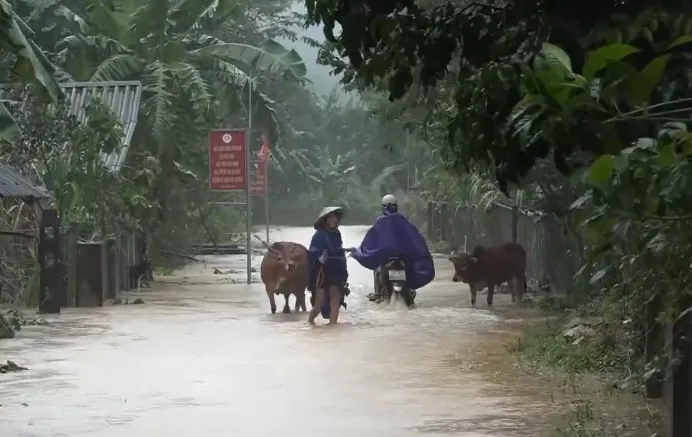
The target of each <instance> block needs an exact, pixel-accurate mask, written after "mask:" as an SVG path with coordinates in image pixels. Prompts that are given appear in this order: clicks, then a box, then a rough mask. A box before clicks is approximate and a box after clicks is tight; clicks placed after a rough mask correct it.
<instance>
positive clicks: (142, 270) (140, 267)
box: [130, 259, 154, 291]
mask: <svg viewBox="0 0 692 437" xmlns="http://www.w3.org/2000/svg"><path fill="white" fill-rule="evenodd" d="M142 278H144V279H145V280H153V279H154V271H153V269H152V268H151V261H149V260H148V259H144V260H142V261H140V262H139V264H135V265H133V266H130V288H133V287H135V286H136V287H137V291H139V288H140V286H141V285H142Z"/></svg>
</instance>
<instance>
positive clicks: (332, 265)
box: [308, 228, 348, 319]
mask: <svg viewBox="0 0 692 437" xmlns="http://www.w3.org/2000/svg"><path fill="white" fill-rule="evenodd" d="M324 251H327V257H328V258H327V262H326V263H324V264H322V263H320V261H319V258H320V256H321V255H322V252H324ZM308 272H309V273H308V290H309V291H311V292H313V293H314V292H315V291H316V290H317V288H318V285H319V284H318V282H321V281H320V280H319V276H320V274H321V275H324V276H323V279H324V280H325V281H326V282H327V283H328V284H330V285H336V286H337V287H339V289H343V287H344V285H346V282H348V270H347V269H346V256H345V254H344V248H343V241H342V239H341V232H339V231H338V230H330V229H324V228H320V229H317V231H315V234H314V235H313V236H312V241H310V249H309V250H308ZM342 291H343V290H342ZM330 312H331V309H330V306H329V296H328V295H327V296H325V299H324V302H323V304H322V308H321V313H322V317H324V318H325V319H328V318H329V314H330Z"/></svg>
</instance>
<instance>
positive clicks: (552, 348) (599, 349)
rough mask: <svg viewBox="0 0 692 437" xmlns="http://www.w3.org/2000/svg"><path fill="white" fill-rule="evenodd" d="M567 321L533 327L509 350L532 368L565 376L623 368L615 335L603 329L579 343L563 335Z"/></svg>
mask: <svg viewBox="0 0 692 437" xmlns="http://www.w3.org/2000/svg"><path fill="white" fill-rule="evenodd" d="M566 321H567V318H565V317H557V318H551V319H549V320H548V321H544V322H538V323H534V324H532V325H530V326H529V327H528V328H527V329H526V331H525V332H524V335H523V336H522V337H520V338H519V339H517V340H515V341H513V342H512V343H510V344H509V345H508V350H509V351H510V352H512V353H515V354H518V355H519V357H520V358H521V359H522V360H524V361H525V362H526V363H527V364H529V365H530V366H532V367H545V366H548V367H553V368H556V369H560V370H563V371H566V372H574V373H582V372H609V371H612V370H613V369H614V368H616V367H618V365H619V364H620V357H619V356H618V353H617V350H616V348H615V344H614V338H615V333H612V332H609V329H608V328H607V327H605V326H603V325H599V326H596V327H594V328H593V331H592V332H590V333H589V334H587V335H585V336H584V337H583V340H582V341H580V342H579V343H577V344H575V341H578V339H577V340H575V339H573V338H566V337H565V335H564V328H565V322H566Z"/></svg>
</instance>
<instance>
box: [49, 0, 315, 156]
mask: <svg viewBox="0 0 692 437" xmlns="http://www.w3.org/2000/svg"><path fill="white" fill-rule="evenodd" d="M237 7H238V3H237V2H236V1H235V0H234V1H229V0H225V1H224V0H201V1H197V0H183V1H179V2H173V1H169V0H149V1H147V2H144V3H141V2H134V1H131V0H114V1H112V2H110V5H109V6H107V5H106V4H104V2H102V1H101V0H90V1H89V2H88V7H87V10H86V12H85V13H84V16H83V17H81V18H79V19H76V18H72V19H69V20H65V25H66V27H67V29H69V31H68V32H66V34H65V35H64V36H63V37H62V38H61V39H60V40H59V41H58V43H57V45H56V50H57V51H58V54H59V59H60V60H61V63H62V65H63V66H64V67H65V69H66V70H67V72H68V73H69V74H70V75H71V76H72V77H73V78H75V79H77V80H94V81H115V80H128V79H130V80H131V79H138V80H141V81H142V83H143V85H144V91H145V94H144V101H143V104H142V110H143V111H142V112H143V115H144V117H145V118H146V120H147V122H148V123H147V124H148V125H149V128H150V129H151V131H152V133H153V136H154V138H155V139H156V141H157V142H159V143H160V144H164V143H166V142H169V141H170V140H171V139H172V138H171V136H170V134H168V135H167V133H170V132H171V127H172V126H174V125H176V124H179V123H181V122H182V120H180V117H176V111H175V110H174V109H173V108H174V106H175V97H176V96H178V95H180V94H181V93H182V94H185V95H188V96H189V101H188V102H187V103H188V104H187V108H186V111H184V113H185V116H186V118H188V120H197V119H200V118H202V116H203V115H204V114H205V113H208V112H209V110H210V109H211V108H214V107H215V106H216V105H217V102H218V101H227V102H238V100H239V96H238V94H239V93H240V92H241V91H242V94H241V96H242V97H241V100H242V99H243V98H244V97H245V96H247V95H248V93H252V100H253V102H254V103H255V104H256V105H257V106H256V107H255V114H254V115H255V117H256V120H257V122H258V123H259V124H263V125H264V127H265V128H266V129H268V130H269V132H270V134H271V135H272V136H276V134H277V131H278V121H277V120H276V114H275V112H274V110H273V108H272V103H273V102H271V100H269V99H268V98H267V97H266V96H265V95H264V94H263V93H261V92H260V91H259V90H258V89H257V86H256V84H255V82H253V80H252V79H253V78H254V76H256V75H258V74H260V73H266V72H271V73H276V72H280V73H281V74H282V75H283V76H284V77H288V78H292V79H301V78H302V77H303V76H304V75H305V72H306V67H305V64H304V63H303V62H302V60H301V58H300V56H299V55H298V54H297V53H296V52H295V51H293V50H290V51H289V50H287V49H285V48H283V47H282V46H281V45H280V44H279V43H277V42H275V41H268V42H267V43H266V44H265V45H264V46H263V47H255V46H250V45H246V44H238V43H233V42H228V41H225V40H223V39H221V38H218V37H216V36H213V35H215V33H216V31H217V29H218V28H219V27H220V26H221V25H222V24H224V23H225V22H226V21H228V20H229V19H230V18H231V16H232V14H233V13H235V12H236V10H237ZM61 10H63V12H62V16H63V17H64V16H65V15H66V14H65V13H64V8H63V9H61ZM56 13H57V12H55V11H54V14H56ZM77 15H78V14H77V12H74V13H73V16H77ZM237 108H238V106H237V105H236V107H235V109H236V110H237Z"/></svg>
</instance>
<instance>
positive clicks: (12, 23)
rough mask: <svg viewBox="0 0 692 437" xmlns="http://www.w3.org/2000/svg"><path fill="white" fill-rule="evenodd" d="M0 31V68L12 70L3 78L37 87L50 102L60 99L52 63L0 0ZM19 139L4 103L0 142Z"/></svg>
mask: <svg viewBox="0 0 692 437" xmlns="http://www.w3.org/2000/svg"><path fill="white" fill-rule="evenodd" d="M0 32H1V33H2V37H0V56H1V57H2V60H1V61H0V65H2V66H3V67H6V68H7V70H8V71H11V76H10V77H3V79H11V80H12V81H21V82H29V83H37V84H40V86H41V87H42V89H43V91H44V92H45V93H46V94H47V95H48V96H50V98H52V99H53V101H57V100H59V99H60V98H61V97H62V94H61V92H60V87H59V86H58V83H57V81H56V80H55V77H54V76H53V71H54V69H53V66H52V64H51V63H50V61H49V60H48V59H47V58H46V56H45V55H44V53H43V52H42V51H41V49H40V48H39V47H38V46H37V45H36V43H35V42H34V40H33V37H34V36H35V34H34V32H33V31H32V30H31V29H30V28H29V27H28V26H27V25H26V24H25V23H24V21H23V20H22V19H21V18H19V17H18V16H17V15H16V14H15V12H14V11H13V10H12V6H11V5H10V3H9V2H7V1H6V0H0ZM3 76H5V75H4V74H3ZM19 136H20V132H19V129H18V127H17V125H16V122H15V120H13V119H12V116H11V114H10V113H9V112H8V109H7V107H6V106H5V104H4V103H3V102H0V141H6V142H10V143H11V142H14V141H16V140H17V139H18V138H19Z"/></svg>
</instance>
